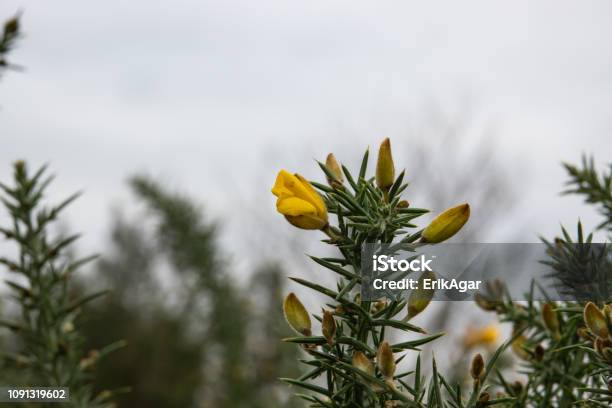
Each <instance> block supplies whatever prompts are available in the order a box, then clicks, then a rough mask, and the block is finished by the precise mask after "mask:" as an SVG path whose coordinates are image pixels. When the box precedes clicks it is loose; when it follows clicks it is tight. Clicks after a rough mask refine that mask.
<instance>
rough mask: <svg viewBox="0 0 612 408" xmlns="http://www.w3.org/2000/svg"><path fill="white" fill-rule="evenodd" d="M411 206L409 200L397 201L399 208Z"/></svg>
mask: <svg viewBox="0 0 612 408" xmlns="http://www.w3.org/2000/svg"><path fill="white" fill-rule="evenodd" d="M408 207H410V203H409V202H408V200H401V201H400V202H399V203H397V208H408Z"/></svg>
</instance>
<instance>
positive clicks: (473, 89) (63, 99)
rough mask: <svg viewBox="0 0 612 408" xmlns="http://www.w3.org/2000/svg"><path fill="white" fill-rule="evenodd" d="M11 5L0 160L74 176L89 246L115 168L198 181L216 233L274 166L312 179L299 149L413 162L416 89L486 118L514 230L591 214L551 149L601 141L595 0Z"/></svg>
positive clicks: (531, 236) (97, 237) (262, 201)
mask: <svg viewBox="0 0 612 408" xmlns="http://www.w3.org/2000/svg"><path fill="white" fill-rule="evenodd" d="M18 10H22V11H23V13H24V14H23V21H22V23H23V31H24V32H25V36H24V38H23V40H22V41H21V43H20V45H19V49H18V50H16V52H14V53H13V54H12V55H11V59H12V61H13V62H15V63H19V64H20V65H23V66H25V67H26V71H25V72H23V73H8V74H7V75H5V76H4V77H3V78H2V80H1V82H0V141H1V142H2V144H1V147H0V165H1V166H0V178H1V179H2V180H6V179H7V177H9V174H10V167H9V163H11V162H12V161H14V160H15V159H17V158H25V159H27V160H28V161H29V162H30V163H31V164H32V165H39V164H42V163H45V162H49V163H50V164H51V167H52V169H53V171H54V172H55V173H57V174H58V176H59V178H58V180H57V182H56V183H55V185H54V187H53V192H54V197H59V196H61V195H65V194H68V193H70V192H72V191H74V190H78V189H85V191H86V195H85V196H84V197H83V198H82V199H80V201H79V202H78V203H77V204H75V205H74V206H73V207H72V209H71V210H70V212H69V221H70V225H71V226H72V227H73V228H76V229H78V230H81V231H83V232H84V233H85V234H86V237H85V240H84V241H83V242H84V243H83V244H82V245H85V246H86V247H88V248H96V247H99V246H101V245H102V243H103V242H104V240H105V239H106V236H105V235H104V234H105V233H106V231H107V228H108V225H107V221H108V220H109V217H110V211H109V210H110V208H111V206H113V205H115V206H117V205H118V206H126V205H127V204H128V203H129V195H128V192H127V189H126V188H125V179H126V177H127V176H128V175H130V174H133V173H135V172H142V171H145V172H149V173H151V174H153V175H155V176H158V177H161V178H162V179H163V180H166V181H168V182H170V183H172V184H173V185H175V186H176V187H177V188H179V189H181V190H183V191H187V192H190V193H191V194H193V195H194V196H196V197H197V198H199V199H201V200H202V201H203V202H205V203H206V205H207V207H208V208H209V209H210V211H211V212H212V213H213V214H214V215H215V216H217V217H221V219H223V220H224V222H225V223H226V224H227V228H226V234H227V235H226V237H225V239H232V238H235V235H232V234H236V233H237V232H236V231H238V230H239V228H238V226H236V225H232V219H233V217H232V214H233V213H235V212H237V211H244V209H245V208H252V207H253V206H257V205H261V206H262V207H264V208H269V209H270V210H269V211H268V212H269V213H270V215H271V216H274V215H273V204H274V199H273V197H272V196H271V195H269V194H268V191H269V189H270V187H271V184H272V182H273V180H274V177H275V173H276V171H277V170H278V169H279V168H288V169H290V170H299V171H301V172H303V173H305V174H306V175H308V176H311V177H314V176H315V175H317V172H316V171H317V169H316V167H315V166H314V165H313V162H312V158H314V157H316V158H322V157H324V156H325V154H326V153H327V152H328V151H329V150H330V149H334V151H335V152H337V154H340V155H341V154H342V152H344V151H346V152H350V154H349V153H346V154H347V155H349V156H350V157H351V160H353V159H354V158H356V156H355V155H356V153H355V152H356V151H361V150H362V148H365V146H366V145H370V146H376V145H377V144H378V143H379V142H380V140H381V139H382V138H383V137H385V136H390V137H391V138H392V140H398V139H401V140H402V143H400V144H399V145H400V146H405V147H406V148H405V149H404V148H403V149H402V150H401V151H396V162H397V163H398V166H401V162H402V160H404V161H409V160H411V159H412V158H411V150H410V145H411V143H414V144H424V143H425V144H426V143H429V142H430V141H423V140H419V138H420V137H425V136H423V135H419V133H418V132H415V131H414V129H415V128H418V124H419V123H422V122H423V121H426V120H427V118H426V116H427V112H429V109H430V107H431V106H436V107H438V108H439V109H441V110H443V111H445V112H450V114H451V115H462V114H464V113H465V112H468V113H466V115H469V116H471V117H470V120H472V121H473V122H474V123H475V125H474V126H475V128H484V127H488V128H491V129H493V131H492V132H491V133H490V136H488V137H490V138H493V140H491V144H492V146H493V150H494V153H495V154H496V156H499V157H500V159H499V164H500V166H502V167H503V170H504V171H505V173H506V174H507V175H508V176H509V177H510V180H511V184H512V188H513V194H515V195H516V197H515V199H516V208H517V209H518V210H517V211H515V212H514V213H513V214H512V215H509V218H512V222H515V223H516V224H517V225H519V226H522V225H527V226H528V227H529V228H528V229H526V230H525V231H521V232H520V234H519V237H520V239H521V240H524V241H535V240H536V237H537V234H539V233H543V234H545V235H548V236H551V235H553V234H556V233H557V231H558V225H559V222H563V223H565V224H567V225H570V226H572V225H573V224H574V223H575V221H576V217H577V216H579V215H580V216H581V217H582V218H583V220H585V221H586V223H587V225H591V226H592V225H594V224H595V222H596V221H597V217H596V216H595V215H594V213H593V212H592V211H589V210H587V209H585V207H583V206H582V204H581V200H580V199H578V198H571V197H570V198H562V199H559V197H558V193H559V191H560V190H561V188H562V183H563V181H564V180H565V175H564V172H563V170H562V169H561V167H560V165H559V163H560V161H561V160H568V161H578V159H579V157H580V154H581V152H587V153H594V154H595V155H596V156H597V158H598V160H599V162H609V161H610V159H611V157H610V153H611V150H612V149H611V147H612V142H611V140H612V137H610V136H611V134H612V115H611V113H612V112H611V110H612V24H610V18H611V17H612V3H610V2H609V1H583V2H575V1H541V2H534V1H513V2H494V1H490V0H483V1H446V2H438V1H430V2H414V1H405V0H403V1H355V0H351V1H286V0H285V1H280V0H279V1H269V0H257V1H253V0H249V1H230V0H220V1H206V0H194V1H187V0H174V1H165V2H162V1H151V0H147V1H144V0H130V1H111V0H107V1H104V2H90V1H77V0H70V1H68V0H66V1H60V0H54V1H42V0H40V1H18V0H1V1H0V17H3V18H6V17H9V16H10V15H11V14H13V13H14V12H16V11H18ZM415 124H416V125H415ZM409 129H412V131H408V130H409ZM427 137H428V138H430V139H431V138H435V135H432V134H431V133H429V134H427ZM469 143H470V141H469V140H466V144H469ZM438 148H439V149H440V148H442V149H443V148H444V147H443V146H442V147H438ZM338 152H340V153H338ZM355 160H356V159H355ZM431 160H432V161H433V162H434V163H435V161H436V156H435V155H432V157H431ZM349 164H353V163H349ZM355 164H356V163H355ZM439 166H440V168H441V169H444V163H443V162H440V163H439ZM415 177H417V175H415ZM420 182H421V183H424V181H423V180H421V181H420ZM236 191H239V193H236ZM262 191H263V192H264V194H263V195H262V194H261V192H262ZM238 197H239V199H238ZM466 199H468V200H469V197H466ZM257 200H259V201H257ZM449 204H452V203H449ZM446 205H447V204H446V203H435V204H433V205H431V206H432V207H434V208H435V207H436V206H438V207H444V206H446ZM425 206H427V204H426V203H425ZM435 209H438V210H439V209H442V208H435ZM521 217H522V218H521ZM506 221H508V220H506ZM279 222H280V221H279ZM493 239H503V237H501V236H500V237H494V238H493Z"/></svg>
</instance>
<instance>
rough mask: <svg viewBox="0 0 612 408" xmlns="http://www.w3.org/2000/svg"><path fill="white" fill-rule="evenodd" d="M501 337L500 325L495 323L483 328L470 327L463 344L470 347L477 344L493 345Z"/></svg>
mask: <svg viewBox="0 0 612 408" xmlns="http://www.w3.org/2000/svg"><path fill="white" fill-rule="evenodd" d="M498 339H499V327H497V325H495V324H490V325H488V326H485V327H483V328H481V329H476V330H473V329H470V330H468V332H467V333H466V334H465V337H464V338H463V345H464V346H465V348H467V349H470V348H473V347H477V346H486V347H492V346H494V345H495V344H496V343H497V340H498Z"/></svg>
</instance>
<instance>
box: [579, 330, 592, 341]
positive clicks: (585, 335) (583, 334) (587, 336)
mask: <svg viewBox="0 0 612 408" xmlns="http://www.w3.org/2000/svg"><path fill="white" fill-rule="evenodd" d="M576 333H577V334H578V337H580V338H581V339H582V340H585V341H593V335H592V334H591V332H590V331H589V330H588V329H587V328H586V327H579V328H578V330H576Z"/></svg>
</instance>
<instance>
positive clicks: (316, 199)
mask: <svg viewBox="0 0 612 408" xmlns="http://www.w3.org/2000/svg"><path fill="white" fill-rule="evenodd" d="M272 194H274V195H275V196H276V197H277V200H276V210H277V211H278V212H279V213H281V214H282V215H284V216H285V218H286V219H287V221H289V223H291V224H292V225H294V226H296V227H298V228H302V229H309V230H317V229H323V228H325V227H326V226H327V220H328V216H327V207H326V206H325V202H324V201H323V198H321V196H320V195H319V193H317V192H316V191H315V189H314V188H313V187H312V185H311V184H310V183H309V182H308V181H307V180H306V179H305V178H304V177H302V176H300V175H299V174H291V173H289V172H288V171H286V170H281V171H280V172H279V173H278V175H277V177H276V181H275V182H274V187H273V188H272Z"/></svg>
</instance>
